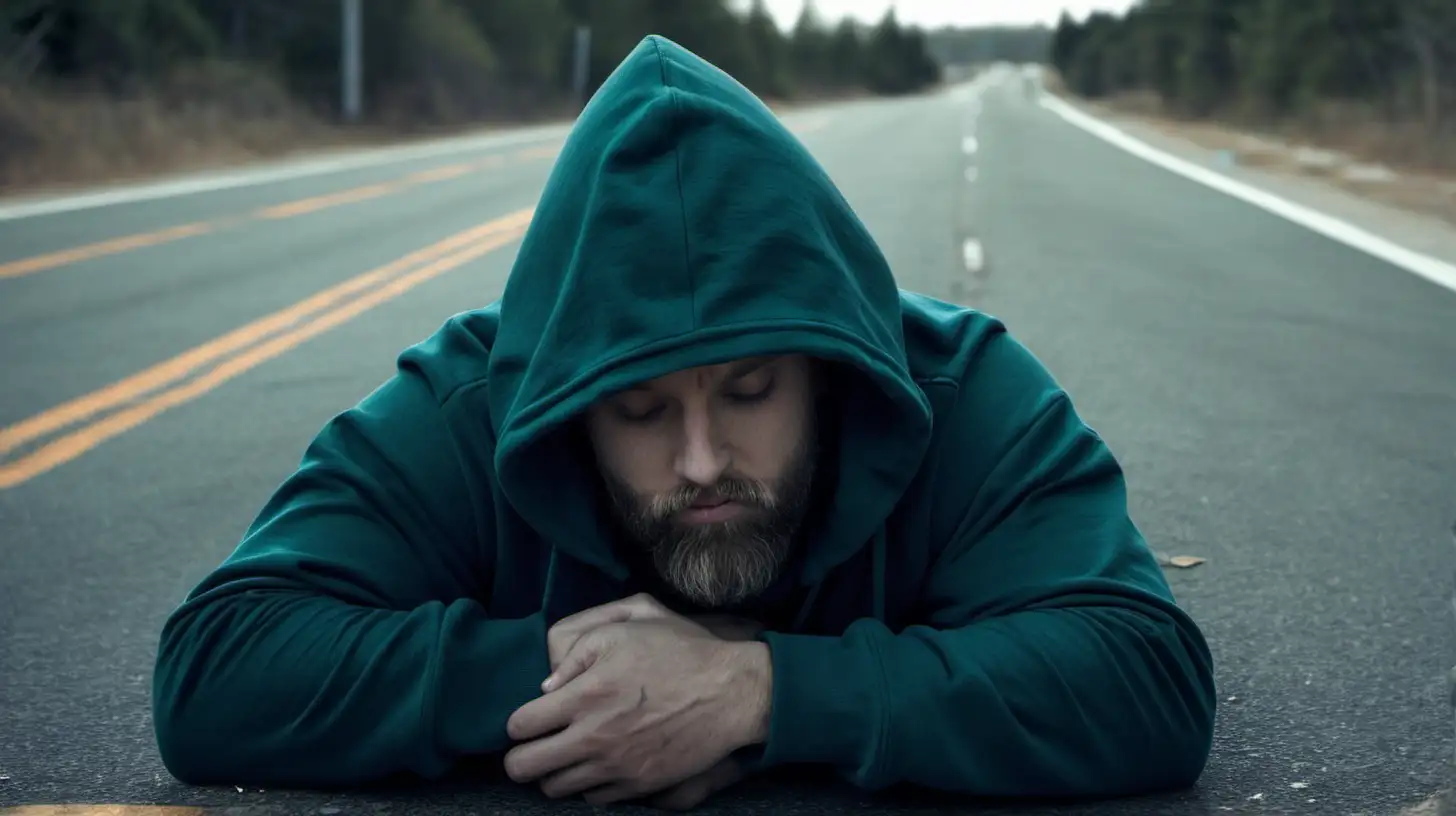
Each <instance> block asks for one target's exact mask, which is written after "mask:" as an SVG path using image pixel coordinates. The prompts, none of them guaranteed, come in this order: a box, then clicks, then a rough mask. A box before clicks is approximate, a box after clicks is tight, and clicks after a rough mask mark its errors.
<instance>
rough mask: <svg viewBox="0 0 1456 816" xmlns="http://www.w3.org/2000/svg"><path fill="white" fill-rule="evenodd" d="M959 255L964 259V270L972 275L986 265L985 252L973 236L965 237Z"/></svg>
mask: <svg viewBox="0 0 1456 816" xmlns="http://www.w3.org/2000/svg"><path fill="white" fill-rule="evenodd" d="M961 257H962V260H964V261H965V264H966V271H967V272H970V273H971V274H973V275H974V274H975V273H977V272H980V271H981V270H982V269H983V268H985V266H986V252H985V250H984V249H983V248H982V247H981V242H980V241H977V240H976V239H974V238H967V239H966V240H965V243H963V244H961Z"/></svg>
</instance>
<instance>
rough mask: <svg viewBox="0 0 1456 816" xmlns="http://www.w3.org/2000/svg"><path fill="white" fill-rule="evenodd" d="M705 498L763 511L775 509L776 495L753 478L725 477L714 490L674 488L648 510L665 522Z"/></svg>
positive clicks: (708, 488) (656, 500)
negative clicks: (735, 503)
mask: <svg viewBox="0 0 1456 816" xmlns="http://www.w3.org/2000/svg"><path fill="white" fill-rule="evenodd" d="M704 497H707V498H709V499H717V500H721V501H732V502H738V503H739V504H746V505H748V506H750V507H758V508H761V509H764V510H772V509H773V507H774V499H773V493H772V492H770V491H769V489H768V487H767V486H766V485H764V484H761V483H759V482H756V481H753V480H751V479H739V478H736V477H731V476H725V477H723V478H722V479H719V480H718V482H717V483H716V484H714V485H713V486H712V487H702V486H699V485H682V486H679V487H677V488H674V489H673V490H671V491H669V492H668V493H665V494H662V495H660V496H655V497H653V499H652V501H651V503H650V504H649V506H648V507H647V508H646V509H647V512H648V514H649V515H650V516H651V517H652V518H653V519H665V518H668V517H670V516H674V515H677V514H678V513H681V512H683V511H684V510H687V509H688V508H689V507H692V506H693V505H694V504H695V503H697V502H698V501H699V500H700V499H702V498H704Z"/></svg>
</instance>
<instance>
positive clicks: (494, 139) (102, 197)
mask: <svg viewBox="0 0 1456 816" xmlns="http://www.w3.org/2000/svg"><path fill="white" fill-rule="evenodd" d="M566 132H567V128H566V126H564V125H550V126H546V127H538V128H531V129H528V130H521V131H514V132H511V133H496V134H490V135H488V136H484V137H481V136H471V137H464V138H459V137H457V138H453V139H448V140H440V141H433V142H428V143H424V144H415V145H404V146H400V147H387V148H381V149H376V150H367V151H350V152H349V153H345V154H342V155H338V156H333V157H329V158H321V159H305V160H298V161H290V162H283V163H270V164H267V165H262V166H257V167H253V168H249V169H245V170H237V171H234V172H224V173H205V174H198V175H193V176H188V177H183V178H177V179H172V180H168V181H159V182H149V183H143V184H137V185H126V186H121V187H115V188H109V189H103V190H99V191H96V192H89V193H80V194H76V195H66V196H58V197H54V198H41V199H34V200H28V201H17V202H15V203H13V204H8V205H5V204H0V221H12V220H15V219H19V218H31V217H34V216H38V215H52V214H55V213H66V212H75V211H78V210H89V209H94V208H96V207H110V206H113V205H116V204H132V203H135V202H138V201H151V200H155V199H159V198H173V197H175V196H184V195H192V194H194V193H210V192H215V191H218V190H229V189H234V188H237V187H252V186H256V185H259V184H269V183H272V182H277V181H288V180H291V179H299V178H308V177H310V176H322V175H328V174H329V173H340V172H343V171H345V170H358V169H360V168H364V167H377V166H380V165H386V164H394V163H397V162H406V161H412V160H415V159H431V158H438V157H443V156H452V155H455V154H458V153H470V152H473V151H478V150H490V149H493V148H501V147H513V146H516V145H521V144H530V143H533V142H542V141H546V140H548V139H553V138H564V137H565V136H566Z"/></svg>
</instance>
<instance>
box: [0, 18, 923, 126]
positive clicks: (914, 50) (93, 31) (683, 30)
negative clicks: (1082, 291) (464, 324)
mask: <svg viewBox="0 0 1456 816" xmlns="http://www.w3.org/2000/svg"><path fill="white" fill-rule="evenodd" d="M341 19H342V15H341V11H340V0H0V63H3V64H4V68H5V74H6V76H7V77H8V80H7V81H11V82H14V81H24V82H25V83H27V85H28V86H35V85H36V84H38V83H47V84H50V85H61V86H64V85H84V86H86V87H88V88H92V89H95V88H101V89H104V90H105V91H106V92H107V93H112V94H125V93H127V92H128V91H130V90H133V89H137V88H145V87H151V86H156V85H158V84H168V83H170V84H176V83H178V82H183V83H186V82H187V81H188V79H189V77H193V78H195V77H199V76H216V75H218V73H219V70H218V68H217V66H219V65H227V66H232V69H230V70H234V71H236V70H237V69H239V68H240V67H241V68H242V69H246V70H247V71H249V72H251V73H254V74H263V75H266V76H267V77H269V79H270V81H276V83H277V84H279V85H280V86H281V87H282V88H284V89H286V93H287V94H288V95H289V97H290V98H292V99H294V100H298V101H301V102H302V103H303V104H305V105H306V106H307V107H308V108H310V109H311V110H313V111H314V112H316V113H319V114H322V115H325V116H332V115H335V114H337V112H338V111H337V108H338V106H339V104H340V103H339V100H340V92H339V88H340V68H339V65H340V58H341V43H342V33H341V32H342V24H341ZM362 23H363V32H364V33H363V43H364V46H363V52H364V60H363V95H364V100H365V114H366V116H375V117H393V118H395V119H399V120H405V121H420V122H451V121H466V120H477V119H486V118H494V117H511V116H519V115H523V114H531V113H539V112H542V111H543V110H550V109H553V108H561V107H566V106H569V105H570V104H571V102H572V98H573V87H572V86H573V76H574V65H573V60H574V54H575V32H576V30H577V28H578V27H579V26H585V27H587V28H588V29H589V30H590V43H591V47H590V52H589V54H590V56H589V61H588V64H587V72H586V79H587V83H586V92H587V93H588V94H589V93H590V92H591V91H593V90H594V89H595V88H596V87H597V86H598V85H600V83H601V82H602V81H603V80H604V79H605V78H606V76H607V74H608V73H610V72H611V70H612V69H613V68H614V67H615V66H616V65H617V64H618V62H620V60H621V59H622V58H623V57H624V56H625V55H626V54H627V52H628V51H629V50H630V49H631V48H632V47H633V46H634V45H635V44H636V43H637V42H638V41H640V39H641V38H642V37H643V36H644V35H646V34H649V33H656V34H662V35H664V36H667V37H670V38H672V39H674V40H676V41H678V42H679V43H681V44H683V45H684V46H686V47H688V48H690V49H692V50H694V51H696V52H697V53H699V54H701V55H702V56H704V57H705V58H707V59H708V60H710V61H712V62H713V63H715V64H716V65H718V66H719V67H721V68H723V69H724V70H726V71H727V72H729V73H730V74H732V75H733V76H734V77H736V78H737V79H739V81H741V82H743V83H744V84H745V85H747V86H748V87H749V88H751V89H752V90H754V91H755V92H756V93H758V94H760V95H761V96H765V97H769V98H779V99H792V98H796V97H810V96H826V95H838V94H846V93H852V92H869V93H875V94H902V93H911V92H915V91H918V90H921V89H923V88H926V87H928V86H930V85H933V84H935V83H936V82H938V81H939V77H940V66H939V65H938V64H937V62H936V61H935V59H934V58H933V57H932V56H931V54H930V52H929V50H928V47H927V39H926V35H925V33H924V32H922V31H920V30H918V29H916V28H913V27H909V26H905V25H902V24H901V23H900V22H899V20H898V19H897V18H896V16H895V14H894V12H893V10H892V11H890V12H888V13H887V14H886V15H885V16H884V17H883V18H882V19H880V20H879V21H878V22H876V23H872V24H863V23H859V22H856V21H854V20H851V19H843V20H837V21H833V20H828V19H825V18H824V17H823V16H822V15H820V14H819V13H818V12H817V10H816V9H815V7H814V6H813V4H812V2H811V3H808V4H806V7H805V9H804V12H803V14H802V15H801V16H800V17H799V19H798V21H797V24H796V25H795V26H794V27H793V28H792V30H790V31H787V32H786V31H782V30H781V29H780V28H779V27H778V26H777V25H776V24H775V22H774V21H773V19H772V18H771V17H770V15H769V14H768V12H767V10H766V9H765V7H764V4H763V2H762V0H363V3H362ZM224 73H226V72H224Z"/></svg>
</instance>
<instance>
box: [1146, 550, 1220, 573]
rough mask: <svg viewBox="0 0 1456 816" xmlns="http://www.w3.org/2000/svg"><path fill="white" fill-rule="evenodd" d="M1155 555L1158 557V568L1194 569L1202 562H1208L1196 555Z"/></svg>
mask: <svg viewBox="0 0 1456 816" xmlns="http://www.w3.org/2000/svg"><path fill="white" fill-rule="evenodd" d="M1156 555H1157V556H1158V566H1160V567H1177V568H1179V569H1188V568H1189V567H1196V566H1198V565H1199V564H1202V563H1203V562H1204V561H1207V560H1208V559H1206V558H1199V557H1198V556H1196V555H1168V554H1167V553H1161V552H1160V553H1157V554H1156Z"/></svg>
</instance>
